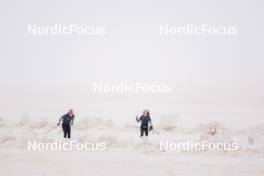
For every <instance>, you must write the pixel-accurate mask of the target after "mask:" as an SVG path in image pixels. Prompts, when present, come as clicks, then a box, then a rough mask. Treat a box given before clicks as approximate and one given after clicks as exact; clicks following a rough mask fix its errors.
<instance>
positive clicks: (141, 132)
mask: <svg viewBox="0 0 264 176" xmlns="http://www.w3.org/2000/svg"><path fill="white" fill-rule="evenodd" d="M143 135H144V129H143V128H142V127H140V137H142V136H143Z"/></svg>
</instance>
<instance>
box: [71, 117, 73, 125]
mask: <svg viewBox="0 0 264 176" xmlns="http://www.w3.org/2000/svg"><path fill="white" fill-rule="evenodd" d="M73 122H74V116H73V117H72V119H71V125H73Z"/></svg>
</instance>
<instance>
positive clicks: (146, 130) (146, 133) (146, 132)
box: [145, 128, 148, 136]
mask: <svg viewBox="0 0 264 176" xmlns="http://www.w3.org/2000/svg"><path fill="white" fill-rule="evenodd" d="M145 136H148V128H145Z"/></svg>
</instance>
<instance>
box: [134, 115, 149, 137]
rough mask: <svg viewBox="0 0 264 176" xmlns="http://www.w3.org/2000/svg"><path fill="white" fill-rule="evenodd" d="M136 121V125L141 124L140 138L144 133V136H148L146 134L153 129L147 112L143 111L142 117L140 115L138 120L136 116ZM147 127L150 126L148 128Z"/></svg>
mask: <svg viewBox="0 0 264 176" xmlns="http://www.w3.org/2000/svg"><path fill="white" fill-rule="evenodd" d="M136 121H137V122H138V123H139V122H141V124H140V137H143V135H144V133H145V136H148V132H149V131H151V130H152V129H153V126H152V122H151V118H150V113H149V110H144V111H143V115H141V116H140V117H139V118H138V115H137V117H136ZM149 125H150V127H149Z"/></svg>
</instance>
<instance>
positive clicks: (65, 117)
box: [60, 114, 74, 125]
mask: <svg viewBox="0 0 264 176" xmlns="http://www.w3.org/2000/svg"><path fill="white" fill-rule="evenodd" d="M61 120H62V124H66V125H70V124H71V122H73V120H74V116H70V115H69V114H65V115H63V116H62V117H61V118H60V121H61Z"/></svg>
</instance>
